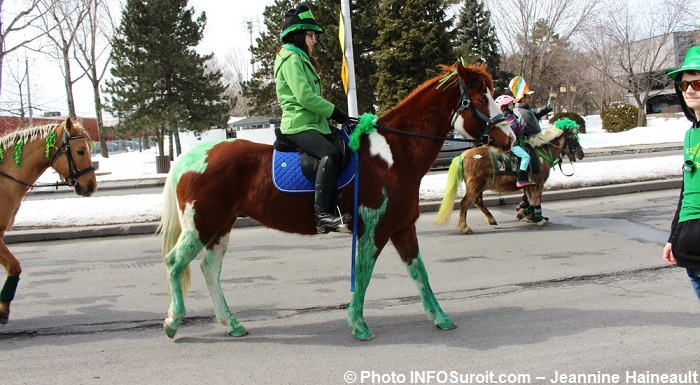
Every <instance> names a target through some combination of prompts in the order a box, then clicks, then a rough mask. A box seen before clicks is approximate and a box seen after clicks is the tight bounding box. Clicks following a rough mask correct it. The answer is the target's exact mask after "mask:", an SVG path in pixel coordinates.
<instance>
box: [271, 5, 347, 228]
mask: <svg viewBox="0 0 700 385" xmlns="http://www.w3.org/2000/svg"><path fill="white" fill-rule="evenodd" d="M321 33H323V30H322V29H321V27H319V25H318V23H317V22H316V20H315V19H314V17H313V15H312V14H311V11H310V10H309V7H307V6H305V5H299V6H298V7H297V8H294V9H290V10H289V11H287V13H286V14H285V15H284V24H283V26H282V35H281V40H282V43H284V44H283V45H282V48H281V49H280V51H279V52H278V53H277V58H276V59H275V68H274V74H275V80H276V81H277V85H276V90H277V98H278V99H279V102H280V107H281V109H282V122H281V126H280V131H281V132H282V134H284V135H285V136H286V137H287V138H288V139H289V140H290V141H292V142H294V144H296V145H297V147H299V148H300V149H302V150H303V151H304V152H306V153H308V154H309V155H311V156H313V157H315V158H317V159H318V171H317V172H316V180H315V185H314V189H315V193H314V212H315V216H316V229H317V230H318V232H319V233H327V232H329V231H337V230H338V228H339V227H340V226H342V225H343V223H344V222H347V221H348V220H350V216H349V215H347V214H346V215H343V216H342V217H341V215H340V213H339V212H337V211H336V210H335V207H336V204H335V201H336V195H337V185H336V179H337V175H338V168H339V165H340V162H341V160H342V154H341V153H340V151H338V149H337V148H336V147H335V145H333V143H331V141H330V139H331V138H332V133H331V130H330V127H329V125H328V119H329V118H331V119H333V120H335V121H336V122H338V123H340V124H343V123H346V122H347V121H348V115H347V114H346V113H345V112H344V111H342V110H341V109H339V108H338V107H336V106H334V105H333V104H332V103H331V102H329V101H327V100H326V99H324V98H323V97H322V96H321V78H320V77H319V75H318V73H319V72H320V67H319V65H318V62H317V61H316V59H315V58H314V57H313V55H312V50H313V47H314V45H315V44H316V35H317V34H321Z"/></svg>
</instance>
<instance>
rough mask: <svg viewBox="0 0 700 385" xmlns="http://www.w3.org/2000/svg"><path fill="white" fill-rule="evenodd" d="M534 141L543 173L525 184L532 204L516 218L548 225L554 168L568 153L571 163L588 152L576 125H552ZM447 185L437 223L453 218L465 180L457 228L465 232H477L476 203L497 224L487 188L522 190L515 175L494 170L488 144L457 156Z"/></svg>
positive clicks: (532, 142) (489, 222)
mask: <svg viewBox="0 0 700 385" xmlns="http://www.w3.org/2000/svg"><path fill="white" fill-rule="evenodd" d="M530 144H531V145H532V146H533V147H534V148H535V151H536V153H537V155H538V156H537V157H533V162H536V161H537V159H538V158H539V162H540V164H539V168H540V172H539V173H536V174H532V182H533V183H531V184H530V185H529V186H525V187H522V189H523V190H524V192H525V195H526V197H527V202H528V205H527V206H526V207H519V208H518V209H519V210H518V214H517V216H516V220H518V221H520V220H521V219H523V218H529V219H530V220H532V221H533V222H535V223H536V224H537V225H538V226H546V225H547V224H548V219H547V218H546V217H543V216H542V206H541V203H542V190H543V188H544V184H545V182H546V181H547V178H549V172H550V169H552V168H554V167H555V166H556V165H557V164H559V166H560V167H561V162H562V158H561V156H562V154H566V156H567V158H568V159H569V161H570V162H575V161H576V159H579V160H580V159H583V157H584V152H583V148H582V147H581V145H580V143H579V141H578V133H577V129H576V128H573V127H572V128H565V129H560V128H557V127H552V128H550V129H548V130H546V131H543V132H541V133H539V134H537V135H536V136H535V137H533V138H532V139H531V140H530ZM447 175H448V176H447V187H446V188H445V195H444V196H443V198H442V203H441V205H440V210H439V211H438V215H437V219H436V220H435V223H437V224H446V223H448V222H449V220H450V215H451V214H452V210H453V209H454V202H455V196H456V195H457V190H458V184H459V182H460V181H461V180H463V181H464V183H465V186H466V193H465V194H464V197H463V198H462V201H461V202H460V209H459V221H458V222H457V231H458V232H460V233H462V234H473V233H474V231H473V230H472V229H471V227H469V225H468V224H467V209H469V207H470V206H471V205H472V203H474V205H475V206H476V207H478V208H479V210H481V212H482V213H483V214H484V217H485V218H486V222H488V224H490V225H494V226H495V225H497V224H498V223H497V222H496V219H495V218H494V217H493V215H491V212H490V211H489V210H488V209H487V208H486V206H484V198H483V193H484V191H485V190H492V191H496V192H499V193H509V192H515V191H518V190H519V188H518V187H516V186H515V179H516V176H515V174H508V175H496V174H495V173H494V170H493V167H492V162H491V157H490V155H489V149H488V148H486V147H476V148H472V149H469V150H466V151H464V152H463V153H462V155H460V156H457V157H455V158H454V159H453V160H452V163H451V164H450V168H449V170H448V172H447Z"/></svg>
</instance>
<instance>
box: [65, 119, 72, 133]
mask: <svg viewBox="0 0 700 385" xmlns="http://www.w3.org/2000/svg"><path fill="white" fill-rule="evenodd" d="M63 127H64V128H65V129H66V131H71V130H72V129H73V121H72V120H71V119H70V116H69V117H67V118H66V121H65V122H63Z"/></svg>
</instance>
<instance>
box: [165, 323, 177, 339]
mask: <svg viewBox="0 0 700 385" xmlns="http://www.w3.org/2000/svg"><path fill="white" fill-rule="evenodd" d="M163 329H165V335H166V336H168V338H175V333H177V329H173V328H171V327H170V326H168V324H167V323H164V324H163Z"/></svg>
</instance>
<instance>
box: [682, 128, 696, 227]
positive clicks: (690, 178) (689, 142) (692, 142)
mask: <svg viewBox="0 0 700 385" xmlns="http://www.w3.org/2000/svg"><path fill="white" fill-rule="evenodd" d="M686 160H692V161H693V163H694V164H695V167H694V168H693V171H691V172H684V173H683V202H682V203H681V212H680V215H679V217H678V221H679V222H685V221H688V220H691V219H697V218H700V129H696V128H692V127H691V128H690V129H688V132H687V133H686V135H685V141H684V143H683V161H686Z"/></svg>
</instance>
